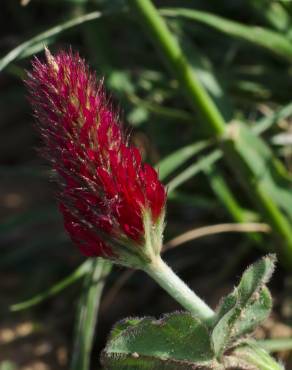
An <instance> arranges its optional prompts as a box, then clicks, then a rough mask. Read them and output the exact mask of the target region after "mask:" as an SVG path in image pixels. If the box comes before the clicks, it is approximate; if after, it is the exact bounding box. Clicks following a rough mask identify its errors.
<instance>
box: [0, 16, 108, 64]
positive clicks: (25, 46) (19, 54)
mask: <svg viewBox="0 0 292 370" xmlns="http://www.w3.org/2000/svg"><path fill="white" fill-rule="evenodd" d="M101 16H102V14H101V13H100V12H92V13H88V14H84V15H81V16H79V17H76V18H74V19H71V20H69V21H67V22H64V23H61V24H58V25H57V26H55V27H52V28H50V29H49V30H47V31H45V32H42V33H40V34H39V35H37V36H35V37H33V38H31V39H30V40H28V41H25V42H23V43H22V44H20V45H18V46H17V47H16V48H15V49H13V50H11V51H10V52H9V53H8V54H6V55H5V56H4V57H3V58H1V59H0V71H2V70H3V69H4V68H5V67H7V66H8V65H9V64H10V63H11V62H13V61H14V60H18V59H21V58H25V57H28V56H30V55H32V54H34V53H36V52H38V51H41V50H43V49H44V47H45V45H46V44H49V43H50V42H51V41H52V38H53V37H55V36H57V35H59V34H60V33H61V32H64V31H65V30H67V29H69V28H73V27H76V26H78V25H81V24H83V23H85V22H89V21H93V20H95V19H98V18H100V17H101Z"/></svg>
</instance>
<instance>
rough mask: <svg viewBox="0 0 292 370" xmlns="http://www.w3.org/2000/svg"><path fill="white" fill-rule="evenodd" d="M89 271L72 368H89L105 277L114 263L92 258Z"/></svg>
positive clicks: (75, 338) (80, 307)
mask: <svg viewBox="0 0 292 370" xmlns="http://www.w3.org/2000/svg"><path fill="white" fill-rule="evenodd" d="M90 262H91V263H92V266H91V269H90V271H89V272H88V274H87V276H86V278H85V281H84V287H83V291H82V295H81V298H80V302H79V308H78V314H77V320H76V327H75V335H74V349H73V357H72V362H71V370H81V369H82V370H89V366H90V354H91V349H92V345H93V339H94V332H95V326H96V321H97V312H98V308H99V302H100V298H101V294H102V290H103V287H104V284H105V279H106V277H107V275H108V274H109V273H110V271H111V266H112V264H111V263H110V262H108V261H106V260H104V259H102V258H96V259H94V260H92V259H91V260H90Z"/></svg>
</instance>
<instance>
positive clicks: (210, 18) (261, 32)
mask: <svg viewBox="0 0 292 370" xmlns="http://www.w3.org/2000/svg"><path fill="white" fill-rule="evenodd" d="M160 13H161V14H162V15H164V16H167V17H183V18H187V19H191V20H194V21H198V22H201V23H203V24H206V25H208V26H210V27H212V28H215V29H216V30H218V31H221V32H223V33H225V34H227V35H228V36H232V37H236V38H239V39H241V40H244V41H248V42H250V43H252V44H254V45H257V46H260V47H262V48H264V49H266V50H268V51H270V52H272V53H274V54H276V55H278V56H280V57H282V58H284V59H286V60H289V61H291V60H292V44H291V42H290V41H289V40H288V39H287V38H286V37H285V36H283V35H281V34H280V33H278V32H275V31H271V30H269V29H265V28H262V27H259V26H250V25H244V24H241V23H238V22H235V21H231V20H229V19H226V18H223V17H220V16H217V15H214V14H210V13H207V12H204V11H199V10H193V9H184V8H174V9H161V10H160Z"/></svg>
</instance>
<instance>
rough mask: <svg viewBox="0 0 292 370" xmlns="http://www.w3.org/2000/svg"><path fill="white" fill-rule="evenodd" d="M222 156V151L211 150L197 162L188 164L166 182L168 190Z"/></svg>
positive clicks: (171, 189)
mask: <svg viewBox="0 0 292 370" xmlns="http://www.w3.org/2000/svg"><path fill="white" fill-rule="evenodd" d="M221 157H222V152H221V150H219V149H216V150H214V151H212V152H211V153H210V154H208V155H206V156H204V157H203V158H201V159H199V160H198V161H197V162H195V163H193V164H192V165H190V166H189V167H188V168H186V169H185V170H184V171H182V172H181V173H180V174H179V175H177V176H176V177H174V178H173V179H172V180H171V181H170V182H169V183H168V184H167V188H168V192H169V193H171V192H172V191H173V190H174V189H176V188H178V187H179V186H180V185H182V184H183V183H184V182H186V181H187V180H189V179H190V178H192V177H193V176H195V175H197V174H198V173H199V172H201V171H203V170H204V169H205V168H207V167H208V166H210V165H211V164H213V163H215V162H217V161H218V160H219V159H220V158H221Z"/></svg>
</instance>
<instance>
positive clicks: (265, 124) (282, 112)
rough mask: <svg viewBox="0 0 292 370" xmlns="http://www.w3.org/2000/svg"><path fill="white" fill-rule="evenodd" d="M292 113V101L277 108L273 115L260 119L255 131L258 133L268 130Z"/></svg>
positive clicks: (254, 128)
mask: <svg viewBox="0 0 292 370" xmlns="http://www.w3.org/2000/svg"><path fill="white" fill-rule="evenodd" d="M291 115H292V103H289V104H287V105H285V106H284V107H282V108H280V109H279V110H276V111H275V112H273V113H272V114H271V115H269V116H267V117H264V118H261V119H260V120H258V121H257V122H256V123H255V125H254V127H253V132H254V133H255V134H257V135H260V134H262V133H263V132H265V131H267V130H268V129H269V128H270V127H271V126H273V125H274V124H276V123H277V122H278V121H280V120H282V119H285V118H287V117H289V116H291Z"/></svg>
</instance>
